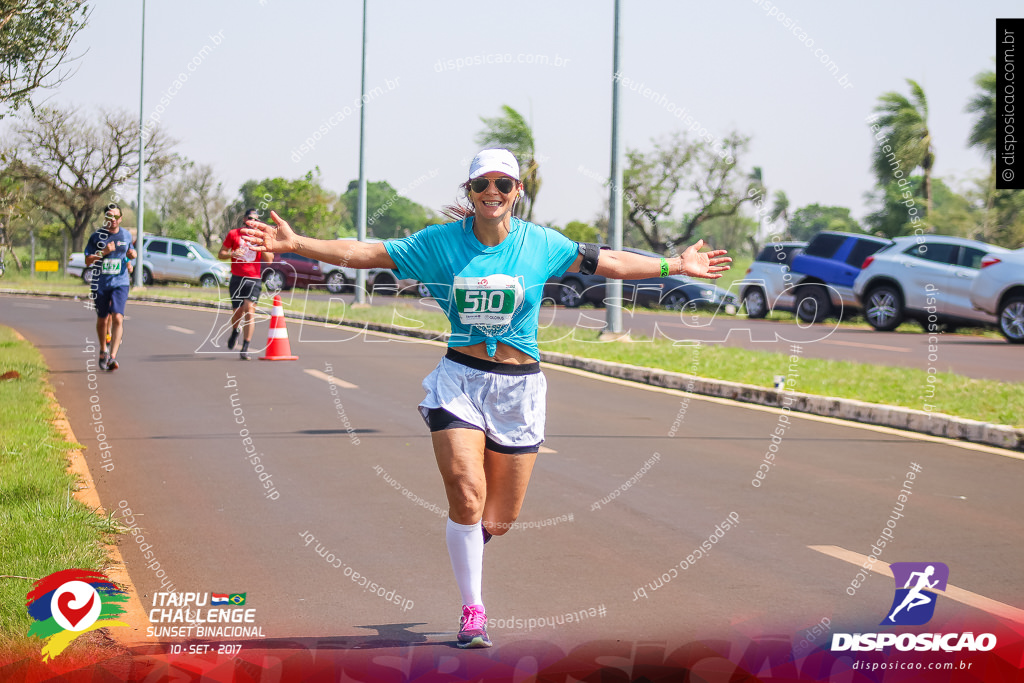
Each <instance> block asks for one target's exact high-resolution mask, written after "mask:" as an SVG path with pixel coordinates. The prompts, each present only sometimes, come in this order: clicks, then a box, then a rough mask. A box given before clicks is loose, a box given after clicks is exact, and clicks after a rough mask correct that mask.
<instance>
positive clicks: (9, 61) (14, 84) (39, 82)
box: [0, 0, 88, 118]
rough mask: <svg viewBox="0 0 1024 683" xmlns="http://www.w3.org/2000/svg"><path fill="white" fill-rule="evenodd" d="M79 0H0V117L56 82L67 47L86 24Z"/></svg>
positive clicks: (64, 74) (64, 75)
mask: <svg viewBox="0 0 1024 683" xmlns="http://www.w3.org/2000/svg"><path fill="white" fill-rule="evenodd" d="M87 19H88V11H87V9H86V6H85V2H84V1H83V0H4V2H2V3H0V118H3V117H4V115H5V113H6V112H5V109H9V110H10V111H16V110H17V109H18V108H19V107H21V106H22V105H25V104H28V105H29V106H30V107H31V103H32V100H31V97H32V92H33V91H34V90H36V89H37V88H55V87H57V86H58V85H60V83H61V82H62V81H64V80H65V79H66V78H67V77H68V75H69V74H68V72H66V71H65V72H59V71H58V70H59V69H60V67H61V65H62V64H65V59H66V57H67V51H68V48H69V47H70V46H71V41H72V40H73V39H74V37H75V35H77V34H78V32H79V31H81V30H82V28H83V27H84V26H85V23H86V20H87Z"/></svg>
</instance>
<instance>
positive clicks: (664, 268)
mask: <svg viewBox="0 0 1024 683" xmlns="http://www.w3.org/2000/svg"><path fill="white" fill-rule="evenodd" d="M661 276H662V277H668V259H665V258H663V259H661Z"/></svg>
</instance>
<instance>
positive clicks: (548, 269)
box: [384, 218, 579, 359]
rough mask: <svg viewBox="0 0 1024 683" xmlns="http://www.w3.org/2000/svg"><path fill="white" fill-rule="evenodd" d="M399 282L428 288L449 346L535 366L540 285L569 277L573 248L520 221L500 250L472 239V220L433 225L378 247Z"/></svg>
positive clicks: (576, 252)
mask: <svg viewBox="0 0 1024 683" xmlns="http://www.w3.org/2000/svg"><path fill="white" fill-rule="evenodd" d="M384 246H385V248H386V249H387V250H388V254H389V255H390V256H391V259H392V260H393V261H394V262H395V272H396V273H397V274H398V277H400V278H414V279H416V280H419V281H420V282H422V283H423V284H425V285H426V286H427V288H428V289H429V290H430V294H431V295H432V296H433V297H434V299H436V300H437V303H438V305H439V306H440V307H441V309H442V310H443V311H444V312H445V315H447V316H448V321H449V322H450V323H451V326H452V334H451V337H450V339H449V341H448V345H449V346H452V347H459V346H472V345H473V344H479V343H481V342H486V343H487V352H488V353H489V354H490V355H492V356H493V355H494V350H495V348H496V346H497V342H499V341H500V342H502V343H503V344H507V345H509V346H511V347H513V348H516V349H519V350H520V351H522V352H523V353H525V354H527V355H528V356H530V357H531V358H534V359H539V358H540V352H539V350H538V349H537V326H538V319H539V316H540V302H541V300H542V299H543V298H544V283H545V282H546V281H547V280H548V278H550V277H552V276H556V275H558V276H560V275H562V274H563V273H565V271H566V270H568V268H569V266H571V265H572V264H573V262H574V261H575V260H576V257H577V256H578V255H579V245H578V244H577V243H576V242H573V241H572V240H570V239H568V238H567V237H565V236H564V235H562V234H561V233H559V232H557V231H555V230H552V229H551V228H544V227H541V226H539V225H534V224H533V223H527V222H526V221H523V220H520V219H518V218H513V219H512V220H511V224H510V228H509V234H508V235H507V236H506V237H505V239H504V240H502V242H501V244H498V245H496V246H493V247H488V246H486V245H484V244H482V243H481V242H480V240H478V239H477V238H476V235H475V234H473V219H472V218H468V219H466V220H462V221H455V222H453V223H445V224H443V225H431V226H428V227H426V228H424V229H423V230H421V231H419V232H417V233H415V234H413V235H410V236H409V237H406V238H404V239H400V240H389V241H387V242H385V243H384Z"/></svg>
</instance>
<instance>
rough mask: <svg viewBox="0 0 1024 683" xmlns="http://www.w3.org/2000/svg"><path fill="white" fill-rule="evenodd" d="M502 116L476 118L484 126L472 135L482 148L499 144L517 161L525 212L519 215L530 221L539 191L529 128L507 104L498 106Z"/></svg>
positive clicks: (521, 116)
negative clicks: (502, 113)
mask: <svg viewBox="0 0 1024 683" xmlns="http://www.w3.org/2000/svg"><path fill="white" fill-rule="evenodd" d="M501 109H502V111H504V112H505V113H504V115H503V116H497V117H495V118H492V119H488V118H484V117H483V116H481V117H480V120H481V121H483V122H484V125H485V126H487V127H486V128H485V129H484V130H483V131H481V132H480V133H479V134H478V135H477V136H476V143H477V144H478V145H482V146H484V147H502V148H504V149H507V150H508V151H510V152H512V155H513V156H514V157H515V158H516V161H518V162H519V178H520V180H521V181H522V183H523V193H524V194H525V195H526V196H525V197H524V199H523V205H524V208H523V209H521V211H525V213H524V214H523V215H524V216H525V218H526V220H527V221H532V220H533V206H534V204H535V203H536V202H537V193H538V192H540V186H541V178H540V174H539V169H540V164H539V163H538V162H537V154H536V150H535V149H534V144H533V130H532V129H531V128H530V124H528V123H527V122H526V119H524V118H523V115H522V114H520V113H519V112H517V111H516V110H515V109H513V108H512V107H510V106H508V105H507V104H505V105H502V107H501Z"/></svg>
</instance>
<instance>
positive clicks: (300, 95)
mask: <svg viewBox="0 0 1024 683" xmlns="http://www.w3.org/2000/svg"><path fill="white" fill-rule="evenodd" d="M1020 13H1021V4H1020V2H1019V0H1018V1H1017V2H1001V1H990V2H985V1H980V2H971V3H959V2H924V1H919V0H918V1H908V2H891V1H888V0H886V1H871V2H863V3H856V4H854V3H824V2H810V1H808V0H781V1H780V2H779V3H778V4H775V3H772V2H769V1H768V0H730V1H728V2H710V1H705V2H682V1H675V2H673V1H670V0H623V2H622V19H621V44H622V48H621V49H622V61H621V71H622V75H623V76H624V77H626V78H629V79H630V80H631V81H633V82H635V83H638V84H643V85H644V86H645V87H647V88H650V90H651V91H653V92H657V93H658V95H657V97H655V96H654V95H652V94H648V95H647V96H645V95H644V94H643V92H642V90H640V89H639V88H638V89H637V90H636V91H633V90H630V89H628V88H624V90H623V92H622V99H621V103H622V134H623V139H624V143H625V145H626V146H627V147H632V148H640V149H649V147H650V141H651V139H652V138H654V137H661V136H664V135H666V134H668V133H670V132H671V131H674V130H677V129H679V128H681V127H682V126H683V123H684V121H683V119H682V118H681V117H687V116H689V117H692V119H686V123H687V124H689V123H690V121H691V120H692V121H694V122H696V123H697V124H698V126H700V127H703V128H705V129H706V130H707V132H708V134H709V135H712V136H715V137H721V136H723V135H725V134H726V133H728V132H729V131H730V130H732V129H736V130H738V131H739V132H741V133H743V134H746V135H749V136H750V137H751V138H752V140H751V144H750V149H749V151H748V153H747V154H746V155H745V156H743V157H741V159H740V162H741V165H742V167H743V169H744V171H748V170H749V169H750V168H751V167H752V166H754V165H758V166H761V167H762V168H763V169H764V177H765V181H766V183H767V185H768V187H769V189H770V190H771V191H774V190H777V189H782V190H784V191H785V192H786V193H787V194H788V195H789V197H790V201H791V204H792V206H793V207H801V206H804V205H806V204H810V203H815V202H817V203H821V204H833V205H840V206H847V207H850V208H851V209H852V210H853V213H854V215H855V216H856V217H858V218H861V217H863V216H864V215H865V214H866V213H868V211H869V208H868V205H867V203H866V201H865V198H864V194H865V192H867V191H869V190H870V189H871V188H872V185H873V179H872V176H871V174H870V172H869V164H870V153H871V147H872V140H871V138H870V135H869V132H868V129H867V127H866V125H865V122H864V120H865V118H866V117H867V116H868V115H869V114H870V113H871V110H872V108H873V107H874V106H875V104H876V102H877V98H878V96H879V95H880V94H881V93H883V92H885V91H888V90H894V89H895V90H900V91H901V92H904V93H906V92H907V86H906V84H905V79H907V78H913V79H915V80H917V81H918V82H920V83H921V84H922V86H923V87H924V89H925V92H926V93H927V95H928V98H929V105H930V117H929V124H930V127H931V130H932V135H933V138H934V140H935V147H936V158H937V160H936V164H935V173H936V175H938V176H939V177H941V178H944V179H947V180H959V179H963V178H966V177H968V176H969V175H970V174H972V173H973V174H980V173H982V172H983V170H984V167H985V164H984V162H983V160H982V158H981V157H980V155H979V154H978V153H977V152H975V151H972V150H968V149H967V148H966V140H967V136H968V132H969V128H970V125H971V117H970V116H969V115H967V114H966V113H965V112H964V107H965V105H966V103H967V101H968V99H969V98H970V97H971V96H972V94H973V92H974V86H973V84H972V78H973V77H974V75H975V74H977V73H978V72H980V71H982V70H985V69H991V68H993V61H992V59H993V57H994V54H995V48H994V35H995V18H996V17H1001V16H1015V15H1020ZM141 14H142V13H141V3H140V2H138V0H133V1H129V0H104V1H103V2H100V3H97V4H96V5H95V6H94V9H93V12H92V16H91V19H90V22H89V26H88V27H87V28H86V29H85V30H84V31H83V32H82V33H81V34H80V35H79V37H78V39H77V41H76V42H75V44H74V47H73V52H74V53H75V54H82V55H83V56H82V58H81V59H80V60H79V61H78V62H77V72H76V73H75V75H74V76H73V77H72V78H71V79H70V80H69V81H68V82H67V83H65V84H64V85H63V86H62V87H61V88H60V89H59V90H58V91H55V92H53V93H51V94H50V95H49V100H50V101H51V102H55V103H61V104H74V105H78V106H80V107H82V108H83V109H84V110H86V111H89V112H95V111H96V110H97V109H98V108H99V107H101V106H103V107H109V108H124V109H127V110H129V111H131V112H133V113H134V114H135V115H136V116H137V115H138V110H139V57H140V23H141V18H142V17H141ZM780 15H784V16H785V20H783V21H779V16H780ZM789 20H795V21H794V22H792V23H791V25H790V27H789V28H787V21H789ZM612 22H613V4H612V2H611V0H600V1H598V2H593V1H591V2H587V1H584V0H544V1H543V2H538V1H536V0H517V1H515V2H507V3H502V2H483V3H473V2H450V1H448V0H438V1H423V0H420V1H415V2H414V1H412V0H394V1H391V2H384V1H382V0H369V11H368V38H367V72H366V77H367V88H368V90H373V89H375V88H379V90H378V91H377V95H376V96H375V97H373V99H372V100H371V101H370V102H369V103H368V104H367V105H366V106H367V110H366V113H367V122H366V172H367V177H368V179H369V180H370V181H378V180H387V181H388V182H390V183H391V184H392V185H393V186H394V187H395V188H406V189H407V190H408V191H407V196H408V197H409V198H411V199H413V200H414V201H417V202H419V203H421V204H424V205H426V206H429V207H431V208H433V209H434V210H437V209H439V208H440V206H441V205H443V204H446V203H450V202H451V201H452V200H453V199H454V198H455V196H456V186H457V185H458V183H460V182H461V181H462V180H464V179H465V177H466V175H467V168H468V162H469V159H470V158H471V157H472V156H473V154H474V153H475V152H476V151H477V146H476V144H475V143H474V142H473V140H474V137H475V135H476V134H477V133H478V131H480V129H481V128H482V124H481V122H480V116H495V115H497V114H498V113H499V108H500V106H501V105H503V104H508V105H510V106H512V107H514V108H515V109H517V110H519V111H520V112H522V113H523V114H524V115H526V116H527V118H528V119H529V120H530V121H531V122H532V124H533V129H534V134H535V139H536V144H537V150H538V153H539V155H540V158H541V160H542V163H541V174H542V177H543V187H542V189H541V191H540V194H539V196H538V202H537V207H536V210H535V212H534V217H535V219H538V222H541V223H548V224H550V223H555V224H558V225H564V224H565V223H566V222H568V221H570V220H576V219H578V220H587V221H589V220H592V219H593V218H594V217H595V215H596V214H598V213H599V212H600V211H601V210H602V206H603V202H604V200H605V198H606V197H607V189H605V188H604V187H602V186H601V185H600V183H599V182H598V181H596V180H594V179H593V176H594V175H600V176H602V177H607V175H608V173H609V167H610V149H611V144H610V130H611V77H612V25H613V24H612ZM361 29H362V3H361V2H357V1H355V0H345V1H343V2H312V1H304V0H289V1H287V2H286V1H285V0H249V1H245V2H242V1H240V0H231V1H225V2H209V0H207V1H205V2H200V1H198V0H186V1H175V2H170V1H169V0H150V1H149V2H148V4H147V8H146V54H145V60H146V61H145V79H146V80H145V98H144V110H145V115H146V117H147V118H148V117H149V116H150V115H151V114H153V113H154V112H155V111H157V108H158V107H160V106H161V98H162V97H163V99H164V104H163V105H162V113H160V118H161V121H162V123H163V124H164V125H165V127H166V129H167V131H168V132H169V133H170V134H171V135H172V136H173V137H175V138H177V139H178V140H180V144H179V145H178V146H177V151H178V152H180V153H181V154H184V155H185V156H187V157H189V158H190V159H193V160H196V161H199V162H203V163H210V164H212V165H213V166H214V168H215V170H216V172H217V174H218V176H219V178H220V179H221V180H222V181H223V184H224V188H225V189H226V190H227V193H228V194H229V196H231V197H234V195H235V194H236V192H237V189H238V187H239V186H240V185H241V184H242V183H243V182H244V181H246V180H248V179H251V178H265V177H274V176H283V177H286V178H297V177H300V176H302V175H304V174H305V173H306V172H307V171H309V170H310V169H312V168H313V167H314V166H319V167H320V169H321V171H322V173H323V182H324V184H325V185H326V186H327V187H328V188H330V189H331V190H333V191H336V192H337V191H344V189H345V187H346V186H347V184H348V182H349V181H350V180H352V179H355V178H356V177H358V160H359V111H358V105H357V104H356V102H357V101H358V97H359V92H360V90H359V88H360V82H359V76H360V72H359V68H360V45H361ZM808 43H810V44H809V45H808ZM816 50H819V52H818V53H817V54H815V51H816ZM822 56H824V58H825V60H826V61H827V60H829V59H830V60H831V61H832V62H834V63H835V64H836V65H838V67H839V71H838V73H837V74H836V75H833V74H831V73H829V70H828V68H827V66H826V65H825V64H823V63H821V61H819V59H820V58H821V57H822ZM509 61H511V63H507V62H509ZM457 62H458V63H457ZM488 62H490V63H488ZM190 64H191V70H190V69H189V65H190ZM181 73H184V74H186V76H187V80H186V81H185V82H184V83H179V84H178V85H176V84H175V80H176V79H178V75H179V74H181ZM844 77H845V81H843V80H842V79H843V78H844ZM847 83H849V84H852V85H851V86H849V87H845V86H846V84H847ZM662 96H664V97H662ZM684 110H685V111H684ZM320 127H323V128H324V129H326V130H327V132H326V133H317V131H318V128H320ZM315 134H316V135H319V138H320V139H319V140H315V141H314V145H313V146H312V149H311V151H308V152H305V153H303V152H302V151H301V148H300V146H301V145H302V144H303V142H304V141H305V140H306V139H307V138H310V137H313V136H314V135H315ZM581 169H582V170H581ZM423 176H426V177H425V178H424V177H423ZM418 179H419V180H418ZM680 209H681V207H680V206H677V208H676V212H675V214H674V217H678V215H679V213H680Z"/></svg>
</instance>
